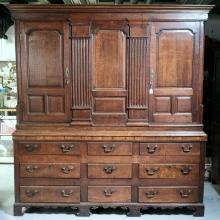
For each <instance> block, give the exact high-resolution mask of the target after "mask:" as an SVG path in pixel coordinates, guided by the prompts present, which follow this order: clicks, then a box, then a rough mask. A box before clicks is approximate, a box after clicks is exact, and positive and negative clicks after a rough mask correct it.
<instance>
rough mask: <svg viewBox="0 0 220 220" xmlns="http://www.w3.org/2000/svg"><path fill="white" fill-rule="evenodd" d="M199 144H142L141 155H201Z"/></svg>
mask: <svg viewBox="0 0 220 220" xmlns="http://www.w3.org/2000/svg"><path fill="white" fill-rule="evenodd" d="M199 154H200V144H199V143H140V155H152V156H153V155H155V156H165V155H169V156H172V155H173V156H176V155H178V156H181V155H182V156H187V155H199Z"/></svg>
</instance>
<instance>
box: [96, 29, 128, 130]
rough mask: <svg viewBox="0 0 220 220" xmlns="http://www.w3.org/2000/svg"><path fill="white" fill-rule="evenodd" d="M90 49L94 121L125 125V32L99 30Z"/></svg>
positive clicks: (100, 123) (101, 123)
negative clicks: (91, 52) (91, 51)
mask: <svg viewBox="0 0 220 220" xmlns="http://www.w3.org/2000/svg"><path fill="white" fill-rule="evenodd" d="M92 50H93V56H92V57H93V59H92V78H93V79H92V84H93V86H92V88H93V89H92V95H93V112H92V119H93V124H94V125H107V124H108V125H112V126H121V125H125V123H126V118H127V117H126V111H125V110H126V95H127V92H126V72H125V62H126V35H125V34H124V33H123V31H121V30H117V29H112V30H106V29H103V30H102V29H98V30H96V31H95V33H94V35H93V47H92Z"/></svg>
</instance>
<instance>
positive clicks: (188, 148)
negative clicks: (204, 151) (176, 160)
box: [181, 144, 192, 153]
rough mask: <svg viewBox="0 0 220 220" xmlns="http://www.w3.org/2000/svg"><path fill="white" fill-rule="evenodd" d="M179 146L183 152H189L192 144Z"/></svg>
mask: <svg viewBox="0 0 220 220" xmlns="http://www.w3.org/2000/svg"><path fill="white" fill-rule="evenodd" d="M181 148H182V150H183V152H184V153H189V152H190V151H191V150H192V144H183V145H182V146H181Z"/></svg>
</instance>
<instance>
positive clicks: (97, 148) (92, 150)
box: [88, 142, 132, 156]
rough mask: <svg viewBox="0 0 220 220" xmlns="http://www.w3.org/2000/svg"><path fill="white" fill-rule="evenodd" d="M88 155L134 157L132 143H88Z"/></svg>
mask: <svg viewBox="0 0 220 220" xmlns="http://www.w3.org/2000/svg"><path fill="white" fill-rule="evenodd" d="M88 155H94V156H95V155H100V156H101V155H102V156H104V155H105V156H109V155H132V143H129V142H127V143H126V142H125V143H123V142H122V143H120V142H119V143H118V142H112V143H111V142H110V143H109V142H103V143H100V142H97V143H94V142H90V143H88Z"/></svg>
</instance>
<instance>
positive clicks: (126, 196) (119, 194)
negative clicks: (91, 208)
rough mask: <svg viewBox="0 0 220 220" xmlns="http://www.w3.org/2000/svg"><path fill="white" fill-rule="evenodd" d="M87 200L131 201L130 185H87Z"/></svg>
mask: <svg viewBox="0 0 220 220" xmlns="http://www.w3.org/2000/svg"><path fill="white" fill-rule="evenodd" d="M88 202H101V203H102V202H114V203H121V202H131V187H129V186H113V187H111V186H89V187H88Z"/></svg>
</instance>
